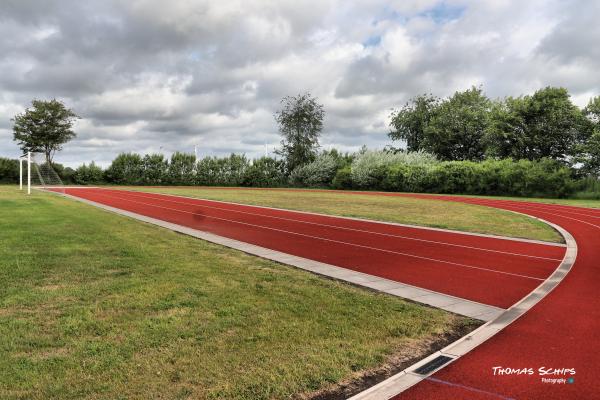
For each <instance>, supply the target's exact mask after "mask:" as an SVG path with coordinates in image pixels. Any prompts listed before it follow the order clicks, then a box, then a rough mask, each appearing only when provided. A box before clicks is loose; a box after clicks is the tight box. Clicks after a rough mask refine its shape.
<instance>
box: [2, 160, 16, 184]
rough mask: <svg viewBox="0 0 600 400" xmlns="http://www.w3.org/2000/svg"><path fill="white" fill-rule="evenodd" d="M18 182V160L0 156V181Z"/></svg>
mask: <svg viewBox="0 0 600 400" xmlns="http://www.w3.org/2000/svg"><path fill="white" fill-rule="evenodd" d="M18 182H19V160H11V159H9V158H3V157H0V183H18Z"/></svg>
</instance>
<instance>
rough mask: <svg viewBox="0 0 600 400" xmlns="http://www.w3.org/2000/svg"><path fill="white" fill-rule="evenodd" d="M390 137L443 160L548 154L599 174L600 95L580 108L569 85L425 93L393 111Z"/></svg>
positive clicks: (520, 157) (536, 158) (546, 156)
mask: <svg viewBox="0 0 600 400" xmlns="http://www.w3.org/2000/svg"><path fill="white" fill-rule="evenodd" d="M391 128H392V130H391V132H390V137H391V138H392V139H394V140H402V141H404V142H405V143H406V148H407V150H408V151H417V150H425V151H428V152H430V153H432V154H435V155H436V156H437V157H438V158H439V159H441V160H448V161H455V160H470V161H481V160H484V159H489V158H498V159H502V158H513V159H517V160H521V159H524V160H540V159H543V158H548V159H552V160H557V161H560V162H562V163H565V164H568V165H571V166H573V167H575V168H576V169H577V170H578V171H580V172H581V173H583V174H593V175H598V174H600V97H596V98H593V99H591V100H590V102H589V104H588V105H587V106H586V107H585V108H583V109H580V108H579V107H577V106H576V105H574V104H573V103H572V102H571V100H570V96H569V93H568V92H567V90H566V89H564V88H555V87H547V88H544V89H541V90H538V91H536V92H535V93H534V94H533V95H530V96H520V97H507V98H505V99H499V100H490V99H489V98H488V97H486V96H485V94H484V93H483V91H482V89H481V88H476V87H473V88H471V89H468V90H465V91H463V92H456V93H455V94H454V95H453V96H451V97H448V98H446V99H440V98H437V97H435V96H432V95H427V94H424V95H420V96H417V97H415V98H413V99H411V101H410V102H408V103H407V104H405V105H404V106H403V107H402V108H400V109H397V110H395V111H394V112H393V113H392V115H391Z"/></svg>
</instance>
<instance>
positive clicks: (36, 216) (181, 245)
mask: <svg viewBox="0 0 600 400" xmlns="http://www.w3.org/2000/svg"><path fill="white" fill-rule="evenodd" d="M216 193H217V192H215V194H216ZM246 195H247V193H246ZM0 282H2V284H1V285H0V398H1V399H81V398H85V399H100V398H102V399H125V398H128V399H134V398H135V399H148V398H160V399H184V398H198V399H204V398H206V399H289V398H294V396H296V397H297V396H298V395H299V394H307V393H313V392H315V391H317V390H321V389H333V388H335V384H336V383H338V382H343V381H348V380H350V379H352V378H356V377H357V376H360V375H362V374H364V373H365V371H377V370H379V369H381V368H382V367H383V366H384V365H386V363H387V364H390V363H392V364H393V365H396V366H399V365H401V364H402V362H406V361H407V360H410V359H411V358H412V357H414V356H415V355H424V354H427V353H428V352H431V346H432V343H433V342H435V341H437V340H441V341H442V342H443V341H444V340H446V341H447V340H448V337H447V336H444V335H452V332H458V331H461V332H464V331H465V330H470V329H473V328H474V327H475V326H476V324H475V323H474V322H473V321H471V320H468V319H465V318H461V317H457V316H455V315H452V314H449V313H447V312H443V311H440V310H436V309H432V308H428V307H423V306H419V305H416V304H412V303H409V302H406V301H403V300H401V299H398V298H393V297H391V296H386V295H381V294H376V293H374V292H369V291H366V290H362V289H358V288H355V287H352V286H349V285H346V284H342V283H338V282H336V281H332V280H328V279H324V278H320V277H317V276H315V275H312V274H310V273H307V272H304V271H299V270H296V269H293V268H290V267H286V266H283V265H279V264H277V263H273V262H269V261H266V260H262V259H259V258H256V257H252V256H249V255H246V254H244V253H241V252H237V251H234V250H230V249H227V248H224V247H220V246H217V245H213V244H210V243H207V242H203V241H201V240H197V239H193V238H190V237H187V236H183V235H180V234H176V233H173V232H171V231H168V230H164V229H161V228H158V227H155V226H152V225H147V224H143V223H140V222H138V221H134V220H131V219H127V218H125V217H121V216H117V215H114V214H110V213H107V212H104V211H101V210H99V209H96V208H94V207H91V206H88V205H84V204H81V203H78V202H74V201H71V200H68V199H64V198H61V197H59V196H56V195H51V194H44V193H39V192H34V194H33V195H31V196H29V197H28V196H25V195H22V194H20V193H18V192H17V190H16V188H15V187H14V186H0ZM444 337H445V339H444ZM438 345H439V343H438Z"/></svg>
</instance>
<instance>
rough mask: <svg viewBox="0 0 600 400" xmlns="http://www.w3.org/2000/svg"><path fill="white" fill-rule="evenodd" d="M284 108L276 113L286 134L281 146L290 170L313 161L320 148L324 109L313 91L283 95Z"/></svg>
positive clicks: (276, 118)
mask: <svg viewBox="0 0 600 400" xmlns="http://www.w3.org/2000/svg"><path fill="white" fill-rule="evenodd" d="M281 102H282V104H283V107H282V109H281V110H279V111H278V112H276V113H275V121H277V124H278V125H279V132H280V133H281V135H282V136H283V140H282V141H281V149H278V150H277V151H276V153H277V154H279V155H281V156H283V157H284V159H285V163H286V167H287V170H288V171H292V170H293V169H294V168H296V167H297V166H300V165H303V164H306V163H309V162H311V161H313V160H314V159H315V157H316V155H317V150H318V148H319V136H320V134H321V130H322V129H323V118H324V116H325V111H324V110H323V106H322V105H321V104H319V103H318V102H317V99H316V98H314V97H312V96H311V95H310V93H305V94H300V95H298V96H288V97H284V98H283V100H282V101H281Z"/></svg>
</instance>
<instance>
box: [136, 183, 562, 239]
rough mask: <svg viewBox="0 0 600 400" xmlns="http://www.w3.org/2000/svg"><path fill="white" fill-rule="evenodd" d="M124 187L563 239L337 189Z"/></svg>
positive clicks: (423, 203) (489, 215) (460, 210)
mask: <svg viewBox="0 0 600 400" xmlns="http://www.w3.org/2000/svg"><path fill="white" fill-rule="evenodd" d="M128 189H133V190H143V191H147V192H160V193H170V194H178V195H183V196H190V197H199V198H203V199H211V200H223V201H232V202H238V203H244V204H255V205H261V206H270V207H278V208H287V209H291V210H302V211H312V212H319V213H324V214H332V215H344V216H348V217H360V218H369V219H374V220H379V221H391V222H398V223H404V224H414V225H422V226H430V227H436V228H446V229H456V230H460V231H466V232H478V233H486V234H495V235H503V236H511V237H519V238H527V239H538V240H546V241H553V242H560V241H561V240H562V237H561V236H560V235H559V234H558V232H556V231H555V230H554V229H552V228H550V227H549V226H548V225H546V224H544V223H542V222H539V221H537V220H534V219H532V218H529V217H526V216H523V215H518V214H514V213H511V212H508V211H502V210H498V209H494V208H489V207H482V206H475V205H468V204H462V203H452V202H444V201H435V200H423V199H412V198H407V197H393V196H387V197H386V196H372V195H367V194H365V195H362V194H350V193H344V192H335V191H331V192H327V191H315V192H310V191H289V190H262V189H261V190H247V189H236V188H203V187H190V188H186V187H173V188H170V187H159V188H156V187H155V188H151V187H130V188H128Z"/></svg>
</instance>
